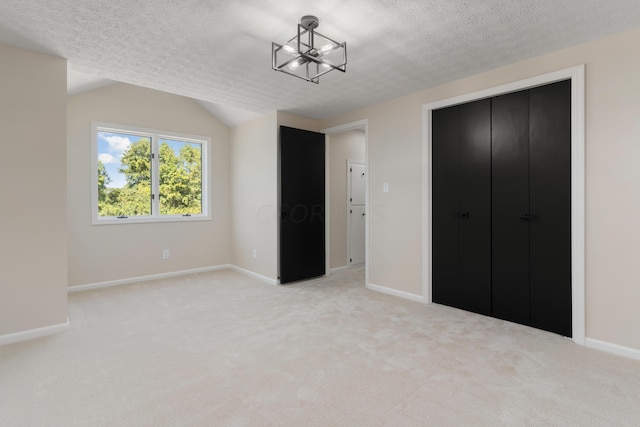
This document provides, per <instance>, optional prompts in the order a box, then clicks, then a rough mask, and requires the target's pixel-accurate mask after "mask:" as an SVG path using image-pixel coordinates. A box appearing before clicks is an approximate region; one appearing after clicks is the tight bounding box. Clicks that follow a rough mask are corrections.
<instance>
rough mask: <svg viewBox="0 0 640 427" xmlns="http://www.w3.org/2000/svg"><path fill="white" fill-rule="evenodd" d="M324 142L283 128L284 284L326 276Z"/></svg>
mask: <svg viewBox="0 0 640 427" xmlns="http://www.w3.org/2000/svg"><path fill="white" fill-rule="evenodd" d="M324 140H325V136H324V134H321V133H317V132H309V131H305V130H301V129H294V128H289V127H285V126H281V127H280V256H279V260H280V274H279V276H280V283H288V282H293V281H298V280H304V279H309V278H312V277H317V276H322V275H324V274H325V222H324V221H325V161H324V160H325V149H324Z"/></svg>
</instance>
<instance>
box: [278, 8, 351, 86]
mask: <svg viewBox="0 0 640 427" xmlns="http://www.w3.org/2000/svg"><path fill="white" fill-rule="evenodd" d="M319 24H320V21H319V20H318V18H316V17H315V16H312V15H306V16H303V17H302V18H301V19H300V23H299V24H298V35H297V36H295V37H293V38H292V39H290V40H289V41H287V42H285V43H284V44H278V43H271V59H272V63H273V64H272V68H273V69H274V70H276V71H280V72H283V73H286V74H289V75H290V76H294V77H298V78H300V79H303V80H306V81H308V82H311V83H316V84H318V83H320V76H322V75H324V74H327V73H328V72H329V71H332V70H338V71H342V72H343V73H344V72H345V71H347V43H346V42H342V43H338V42H337V41H335V40H332V39H330V38H329V37H327V36H324V35H322V34H320V33H318V32H316V31H315V29H316V28H318V25H319Z"/></svg>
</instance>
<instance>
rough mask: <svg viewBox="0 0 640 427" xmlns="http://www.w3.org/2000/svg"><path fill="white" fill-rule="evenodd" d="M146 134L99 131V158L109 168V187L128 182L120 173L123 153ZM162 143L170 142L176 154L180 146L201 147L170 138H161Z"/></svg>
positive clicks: (117, 186)
mask: <svg viewBox="0 0 640 427" xmlns="http://www.w3.org/2000/svg"><path fill="white" fill-rule="evenodd" d="M141 138H145V137H144V136H139V135H130V134H126V133H117V132H105V131H98V160H100V161H101V162H102V163H103V164H104V167H105V168H106V170H107V174H108V175H109V178H111V182H110V183H109V184H107V187H111V188H122V187H124V185H125V184H126V183H127V180H126V177H125V175H124V174H122V173H120V172H119V171H118V169H120V165H121V160H122V154H123V153H124V152H125V151H127V150H128V149H129V147H131V144H134V143H136V142H138V141H139V140H140V139H141ZM160 143H161V144H168V145H169V146H170V147H171V148H172V149H173V151H174V152H175V153H176V155H178V154H179V152H180V148H182V147H183V146H185V145H191V146H194V147H197V148H198V149H200V148H201V146H200V144H196V143H190V142H183V141H173V140H169V139H164V138H163V139H162V140H160Z"/></svg>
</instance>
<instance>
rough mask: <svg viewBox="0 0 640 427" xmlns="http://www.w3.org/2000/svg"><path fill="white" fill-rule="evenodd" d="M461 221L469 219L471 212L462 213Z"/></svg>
mask: <svg viewBox="0 0 640 427" xmlns="http://www.w3.org/2000/svg"><path fill="white" fill-rule="evenodd" d="M460 219H469V211H466V212H462V213H461V214H460Z"/></svg>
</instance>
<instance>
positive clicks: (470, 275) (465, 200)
mask: <svg viewBox="0 0 640 427" xmlns="http://www.w3.org/2000/svg"><path fill="white" fill-rule="evenodd" d="M458 108H459V110H460V113H459V114H460V122H459V126H460V139H459V145H460V151H459V153H458V161H459V164H460V167H459V170H458V182H459V186H458V192H459V205H458V209H459V218H460V221H459V224H460V225H459V226H460V247H459V257H460V276H459V280H460V296H459V301H460V305H459V307H460V308H462V309H464V310H469V311H474V312H476V313H480V314H485V315H490V314H491V102H490V100H489V99H483V100H480V101H474V102H470V103H468V104H464V105H460V106H459V107H458Z"/></svg>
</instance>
